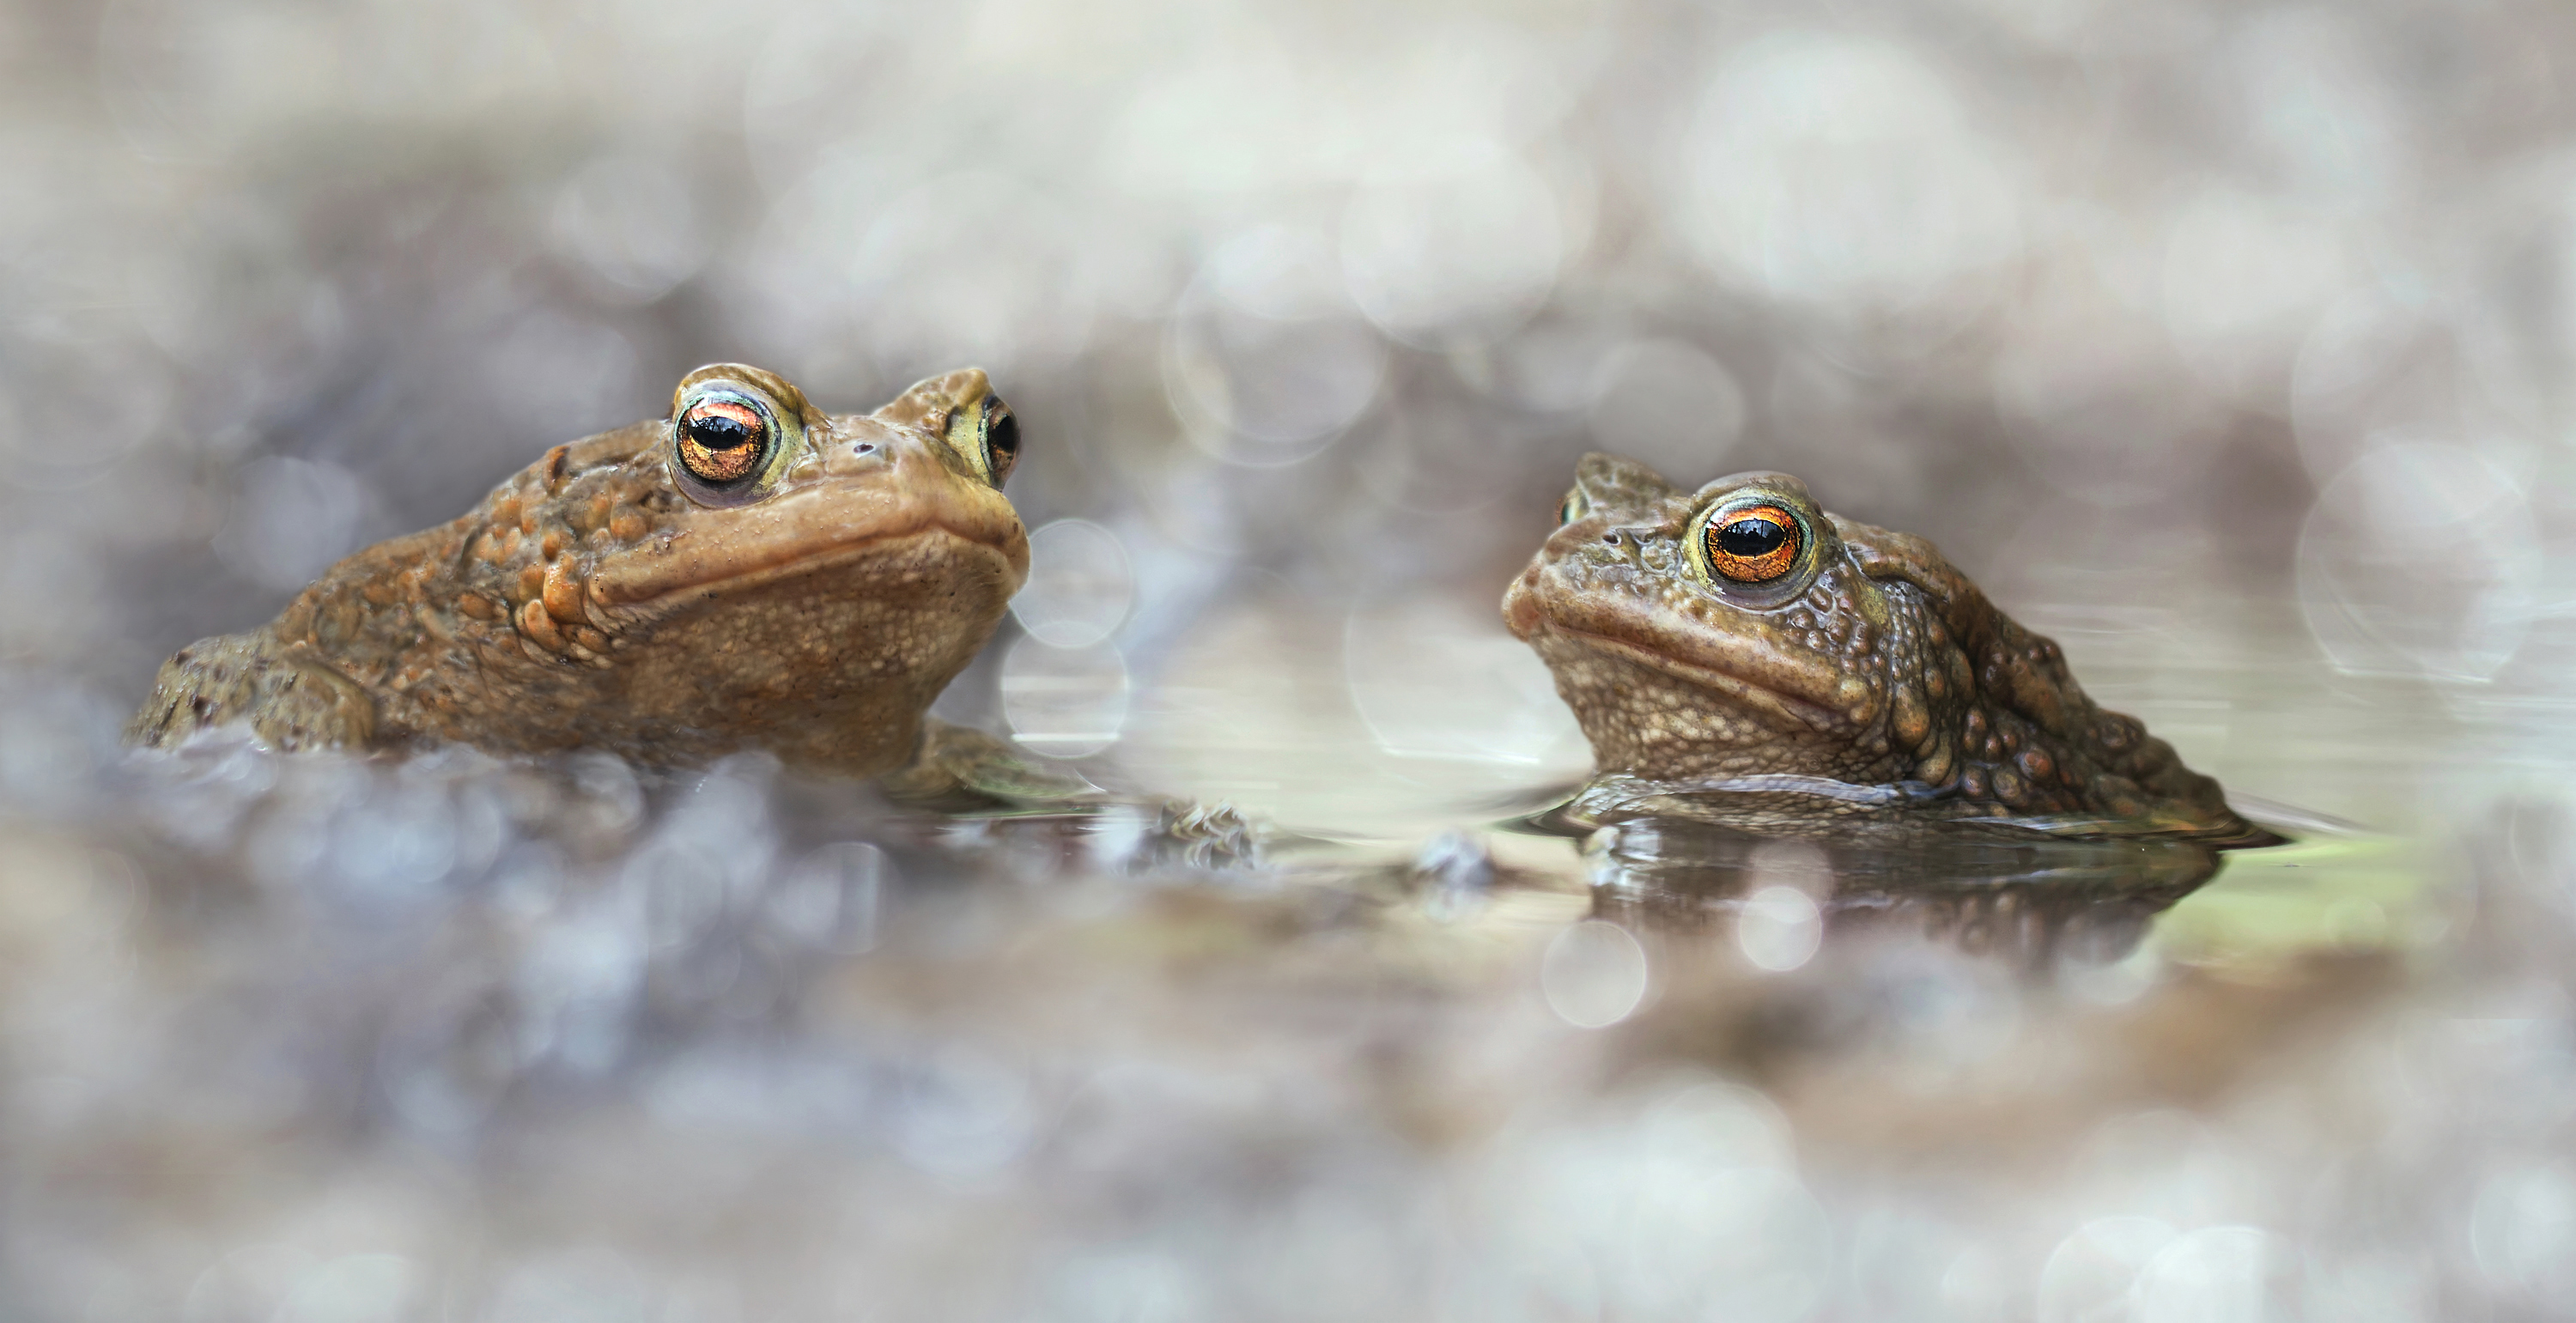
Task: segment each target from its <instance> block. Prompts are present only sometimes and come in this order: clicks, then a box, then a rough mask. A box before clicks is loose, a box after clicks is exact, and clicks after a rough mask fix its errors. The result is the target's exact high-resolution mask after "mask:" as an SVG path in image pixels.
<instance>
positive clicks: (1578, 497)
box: [1556, 487, 1592, 528]
mask: <svg viewBox="0 0 2576 1323" xmlns="http://www.w3.org/2000/svg"><path fill="white" fill-rule="evenodd" d="M1590 513H1592V502H1591V501H1590V500H1589V499H1588V498H1586V497H1585V496H1584V494H1583V489H1582V488H1580V487H1577V488H1575V489H1574V490H1573V491H1570V492H1567V493H1566V494H1565V499H1564V500H1562V501H1559V502H1557V503H1556V526H1557V527H1559V528H1563V527H1565V526H1566V525H1567V524H1570V523H1573V522H1574V521H1575V520H1577V519H1581V518H1582V517H1583V516H1585V515H1588V514H1590Z"/></svg>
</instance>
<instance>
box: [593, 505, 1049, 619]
mask: <svg viewBox="0 0 2576 1323" xmlns="http://www.w3.org/2000/svg"><path fill="white" fill-rule="evenodd" d="M834 495H835V493H833V492H832V491H831V490H830V489H828V488H820V487H818V488H815V489H811V490H810V491H808V492H802V493H788V494H785V495H782V496H780V497H778V498H777V499H775V500H772V501H769V502H766V503H764V504H762V505H759V506H749V507H741V508H738V509H735V510H730V511H726V512H724V517H723V519H722V521H721V522H718V521H712V520H699V521H692V524H691V525H690V526H687V527H682V528H678V529H673V530H671V531H669V532H666V533H663V534H660V535H657V536H655V537H653V538H650V539H648V540H647V541H646V542H645V543H644V544H643V545H642V546H639V547H637V548H635V549H633V550H631V551H629V552H628V553H626V554H625V555H623V556H621V557H618V558H616V559H614V560H611V561H609V562H608V563H606V564H603V565H601V566H600V567H599V568H598V569H597V570H595V571H594V572H593V573H592V575H591V579H590V585H589V586H590V590H591V593H592V594H593V596H595V597H596V598H597V599H598V601H599V602H600V604H601V605H603V606H608V607H625V608H648V607H651V606H653V605H655V604H657V603H668V602H671V601H672V600H674V599H678V598H683V597H686V596H689V595H692V594H700V595H705V596H710V597H712V596H719V595H731V594H734V593H738V592H742V591H745V590H748V589H752V588H757V587H759V586H761V585H763V584H767V583H773V582H776V581H778V580H781V579H787V578H793V577H796V576H799V575H805V574H813V573H818V572H822V571H827V570H830V569H831V568H833V567H834V566H836V565H842V564H846V563H848V562H850V561H854V560H863V559H868V558H870V557H874V556H880V555H884V554H886V553H888V552H890V551H892V550H894V549H896V548H897V547H899V546H901V545H902V544H904V543H907V542H925V541H947V542H952V543H957V544H960V546H959V547H958V548H957V550H958V551H959V552H960V553H961V554H963V555H965V556H973V555H975V554H976V553H978V552H981V553H987V554H990V555H991V556H993V557H994V558H996V559H997V560H999V561H1000V562H1001V563H1002V568H1003V569H1004V571H1005V577H1006V578H1007V580H1008V581H1009V583H1010V586H1011V587H1012V588H1013V589H1014V590H1016V589H1017V588H1018V586H1019V582H1020V580H1022V579H1024V578H1025V577H1027V574H1028V534H1027V533H1026V531H1025V530H1023V529H1022V528H1021V526H1020V522H1019V518H1018V516H1017V515H1016V514H1015V513H1014V512H1012V510H1011V508H1010V505H1009V503H1008V502H1006V501H1004V500H1002V499H1001V497H1000V496H999V495H998V494H996V495H995V496H994V497H993V499H992V501H991V502H989V503H983V502H971V501H958V500H954V499H933V500H926V501H924V500H913V499H910V498H907V497H903V496H901V495H899V494H895V493H881V492H875V491H868V490H861V491H858V492H855V493H853V492H849V491H846V490H844V491H842V492H840V493H837V495H839V496H840V497H841V499H840V500H837V501H835V500H833V499H831V498H832V497H833V496H834Z"/></svg>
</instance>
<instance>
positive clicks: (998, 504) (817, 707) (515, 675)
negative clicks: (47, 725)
mask: <svg viewBox="0 0 2576 1323" xmlns="http://www.w3.org/2000/svg"><path fill="white" fill-rule="evenodd" d="M1018 456H1019V428H1018V423H1017V421H1016V420H1015V419H1014V418H1013V416H1012V414H1011V411H1010V409H1009V408H1008V407H1007V406H1005V405H1004V404H1003V403H1002V401H1001V399H1000V397H999V396H997V395H995V394H994V393H993V392H992V390H991V388H990V386H989V384H988V383H987V382H986V380H985V376H984V373H983V372H982V371H980V370H978V369H974V368H968V369H964V370H962V371H957V372H951V373H948V374H946V375H944V376H938V377H933V378H930V379H929V380H926V381H923V382H921V383H919V384H918V385H915V386H913V387H912V388H911V389H910V390H907V391H905V392H904V393H903V394H902V395H901V396H899V397H898V398H896V399H895V400H894V401H893V402H892V403H890V404H887V405H886V406H884V407H883V408H880V409H878V410H876V411H875V412H874V413H870V414H865V415H832V414H826V413H824V412H823V411H821V410H820V409H817V408H815V407H814V406H813V405H811V404H809V403H807V402H806V399H805V396H804V393H803V392H802V391H799V390H798V389H797V388H796V387H795V386H794V385H793V384H791V383H789V382H788V381H786V380H784V379H783V378H780V377H778V376H776V375H774V374H772V373H769V372H765V371H762V370H761V369H758V368H752V367H744V366H741V365H738V364H718V365H714V366H709V367H703V368H699V369H698V370H696V371H694V372H691V373H689V374H688V375H687V376H686V377H684V378H682V379H681V381H680V383H679V386H678V388H677V390H676V391H675V392H674V394H673V397H672V404H671V412H670V414H669V415H668V416H667V417H666V418H665V419H662V420H658V421H648V422H640V423H636V424H634V425H632V426H629V427H624V428H620V429H618V430H616V431H613V432H608V433H604V434H602V435H599V436H594V437H591V438H589V439H587V440H583V441H576V442H574V443H572V444H570V445H563V446H557V447H555V448H554V449H553V450H551V451H549V452H547V453H546V455H545V457H544V458H542V459H540V460H539V461H537V463H535V464H534V465H532V466H530V467H529V468H528V469H526V470H525V471H523V472H521V473H520V474H518V475H517V476H515V477H513V478H511V479H509V480H508V481H506V482H503V483H502V484H501V485H500V486H499V487H497V488H495V489H494V490H493V492H492V494H491V495H490V496H488V497H486V498H485V499H484V501H483V503H482V504H481V505H480V506H478V507H476V508H475V509H474V510H472V511H470V512H468V513H466V514H465V515H463V516H461V517H459V518H457V519H455V520H453V521H451V522H449V523H446V524H443V525H440V526H438V527H436V528H432V529H428V530H426V531H423V532H420V533H415V534H412V535H411V536H409V537H402V538H395V539H393V540H391V541H387V542H383V543H380V544H378V545H376V546H373V547H370V548H368V549H366V550H364V551H361V552H359V553H357V554H356V555H353V556H350V557H349V558H347V559H346V560H343V561H341V562H340V563H339V564H337V565H334V566H333V567H331V569H330V570H329V571H328V572H327V573H325V574H324V575H323V576H322V578H321V579H320V580H319V581H318V582H316V583H314V584H313V585H312V586H311V587H309V588H307V589H305V590H304V592H303V593H302V594H301V595H300V596H298V597H297V598H296V599H295V601H294V602H293V603H292V604H290V605H289V606H288V607H287V608H286V610H285V611H284V612H283V613H281V614H280V615H279V616H278V617H277V619H276V620H274V621H271V622H270V623H269V624H267V625H264V626H262V627H260V628H259V629H256V630H253V631H251V632H249V633H246V634H232V635H225V636H223V637H220V638H212V639H206V640H203V641H201V642H199V643H196V644H192V645H190V646H189V647H187V648H185V649H182V650H181V651H180V652H179V653H178V654H177V655H176V656H174V657H173V658H171V659H170V661H169V662H168V663H167V664H165V665H164V666H163V667H162V668H161V674H160V677H159V680H158V682H157V683H156V685H155V686H154V689H153V692H152V696H151V698H150V699H149V700H148V701H147V702H146V703H145V704H144V705H143V708H142V710H141V711H140V712H138V713H137V714H136V715H135V718H134V720H133V723H132V725H131V726H130V727H129V728H128V730H127V735H128V738H130V739H131V740H133V741H134V742H136V743H139V744H145V745H151V746H158V747H170V746H175V745H177V744H180V743H181V742H183V741H185V740H186V739H187V738H188V737H189V736H190V735H192V734H194V733H195V732H197V731H199V730H202V729H206V728H209V727H213V726H218V725H223V724H227V723H234V722H246V723H247V724H248V725H249V726H250V728H251V729H252V731H253V732H255V733H256V734H257V735H258V736H259V737H260V738H261V739H262V740H264V741H266V742H267V743H269V744H271V745H273V746H275V747H278V748H281V749H299V748H317V747H335V746H336V747H350V748H393V747H401V746H406V745H412V744H417V743H421V742H424V741H437V740H448V741H459V742H463V743H468V744H473V745H478V746H481V747H483V748H486V749H491V750H495V751H500V752H508V753H548V752H554V751H559V750H569V749H575V748H590V749H603V750H607V751H610V752H614V753H616V754H619V755H621V756H623V757H625V758H628V759H630V760H633V761H636V762H639V763H644V764H648V765H664V766H669V765H682V766H686V765H696V764H704V763H706V762H709V761H711V760H713V759H716V758H718V757H721V756H723V755H725V754H728V753H732V752H735V751H738V750H746V749H761V750H767V751H769V752H771V753H774V754H776V755H778V756H779V757H780V758H781V759H782V760H784V761H785V762H786V763H788V764H789V765H791V766H796V767H802V768H807V769H811V770H816V771H823V772H829V773H837V774H842V775H851V776H884V775H887V774H889V773H897V772H901V773H902V775H901V776H900V777H899V778H897V780H898V785H897V788H898V789H903V788H907V787H908V788H910V789H911V790H914V791H917V792H920V793H923V794H936V793H939V792H941V791H943V790H945V789H948V788H950V787H953V786H955V785H956V784H957V783H958V779H959V777H958V775H956V773H957V771H958V769H973V768H976V767H980V766H982V765H984V764H987V763H990V762H992V761H994V760H995V758H996V751H995V750H994V748H993V747H992V746H991V744H990V742H989V741H987V740H985V739H983V737H980V736H977V735H975V734H973V733H972V732H965V731H958V730H955V729H953V728H948V727H944V726H941V725H940V724H939V723H936V722H928V721H926V719H925V717H924V712H925V710H926V709H927V708H928V707H929V705H930V703H931V701H932V700H933V699H934V698H936V697H937V696H938V694H939V691H940V690H941V689H942V688H944V687H945V686H946V685H947V684H948V682H949V681H950V680H951V679H952V678H954V677H955V676H956V674H957V673H958V671H959V670H961V669H963V668H964V667H965V665H966V663H967V662H968V661H969V660H971V659H972V658H973V657H974V655H975V653H976V652H977V650H979V649H980V648H982V647H983V645H984V642H985V640H986V639H987V638H988V637H990V636H991V634H992V632H993V629H994V626H995V625H996V624H998V623H999V622H1000V620H1001V617H1002V613H1003V611H1004V609H1005V608H1006V606H1007V604H1008V603H1009V600H1010V597H1011V594H1012V593H1013V592H1015V591H1017V590H1018V588H1019V586H1020V583H1021V581H1022V580H1023V579H1025V578H1026V577H1027V575H1028V566H1029V550H1028V536H1027V534H1026V532H1025V531H1024V530H1023V528H1022V527H1021V524H1020V519H1019V515H1018V513H1017V512H1016V511H1014V510H1013V509H1012V507H1011V503H1010V501H1009V500H1008V499H1006V498H1005V497H1004V496H1003V495H1002V490H1001V488H1002V483H1003V481H1004V480H1005V479H1006V478H1008V477H1009V476H1010V473H1011V469H1012V467H1013V465H1014V463H1015V462H1016V461H1017V459H1018Z"/></svg>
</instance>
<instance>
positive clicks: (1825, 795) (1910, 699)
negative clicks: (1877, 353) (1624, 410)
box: [1503, 454, 2263, 842]
mask: <svg viewBox="0 0 2576 1323" xmlns="http://www.w3.org/2000/svg"><path fill="white" fill-rule="evenodd" d="M1559 516H1560V523H1561V526H1560V527H1559V528H1558V529H1557V531H1556V532H1555V533H1554V534H1553V535H1552V536H1550V537H1549V538H1548V540H1547V543H1546V545H1545V546H1543V547H1542V548H1541V549H1540V550H1539V553H1538V556H1537V558H1536V559H1534V560H1533V561H1531V563H1530V566H1529V568H1528V569H1527V570H1526V571H1524V572H1523V573H1522V574H1521V576H1520V577H1519V578H1518V579H1517V580H1515V581H1514V582H1513V583H1512V585H1511V588H1510V589H1509V591H1508V592H1507V593H1506V594H1505V596H1504V598H1503V616H1504V619H1505V620H1506V621H1507V622H1508V623H1509V624H1510V626H1511V629H1512V632H1513V633H1514V634H1516V635H1518V636H1519V637H1521V638H1522V639H1524V640H1526V641H1527V642H1528V643H1529V644H1530V645H1531V646H1532V647H1534V648H1536V649H1537V650H1538V654H1539V656H1540V657H1541V658H1542V659H1544V660H1545V661H1546V663H1547V665H1548V668H1549V670H1551V671H1552V672H1554V674H1555V677H1556V687H1557V692H1558V693H1559V694H1560V695H1562V696H1563V697H1564V699H1565V701H1566V703H1567V704H1568V705H1570V706H1571V707H1572V708H1573V709H1574V713H1575V716H1576V718H1577V719H1578V720H1579V721H1580V722H1581V723H1582V725H1583V731H1584V734H1585V735H1586V736H1587V737H1588V738H1589V739H1590V740H1591V743H1592V750H1593V754H1594V757H1595V759H1596V761H1597V764H1598V772H1599V776H1598V777H1597V779H1596V780H1595V781H1594V783H1593V785H1592V786H1590V787H1587V789H1586V791H1585V793H1584V794H1583V795H1581V796H1579V797H1578V798H1577V800H1576V801H1575V803H1574V804H1573V805H1572V806H1570V808H1571V810H1572V817H1573V819H1574V820H1575V821H1577V822H1581V821H1586V820H1599V819H1601V818H1602V817H1603V816H1604V815H1605V814H1607V815H1610V816H1616V815H1617V814H1619V813H1621V812H1633V811H1641V810H1643V811H1653V812H1663V813H1672V812H1683V813H1685V814H1687V815H1691V816H1717V817H1728V816H1730V815H1734V816H1741V817H1742V818H1743V819H1744V820H1746V821H1747V822H1748V823H1750V824H1751V825H1756V826H1771V827H1777V826H1781V825H1784V824H1794V823H1799V822H1806V823H1809V824H1815V823H1824V824H1839V825H1840V826H1842V827H1858V826H1862V825H1864V824H1874V825H1880V826H1884V825H1890V824H1899V825H1904V824H1912V825H1920V824H1925V823H1928V822H1963V821H1966V820H1986V819H2001V820H2008V821H2009V823H2010V824H2011V825H2013V826H2016V827H2027V828H2035V829H2038V830H2043V831H2049V832H2053V833H2072V834H2086V835H2093V834H2133V833H2159V834H2171V835H2188V836H2194V837H2202V838H2210V839H2217V840H2242V841H2249V842H2250V841H2252V840H2256V839H2261V838H2263V833H2261V832H2260V831H2259V829H2256V828H2253V827H2251V826H2249V825H2248V824H2247V823H2246V822H2245V821H2244V820H2243V819H2242V818H2239V817H2238V816H2237V815H2236V814H2235V812H2234V811H2233V810H2231V809H2230V808H2229V807H2228V804H2227V800H2226V798H2225V797H2224V796H2223V795H2222V794H2221V793H2220V791H2219V787H2218V783H2217V782H2215V781H2213V780H2211V779H2209V778H2208V777H2206V776H2202V775H2200V774H2198V773H2196V772H2194V771H2192V770H2191V769H2190V768H2188V767H2185V766H2183V764H2182V760H2181V759H2180V758H2178V757H2176V756H2175V754H2174V751H2173V748H2172V746H2170V745H2168V744H2166V743H2165V742H2164V741H2162V740H2159V739H2155V738H2153V737H2151V736H2149V735H2148V734H2147V732H2146V730H2145V728H2144V727H2142V726H2141V725H2140V724H2139V723H2138V721H2137V719H2136V718H2134V717H2128V716H2123V715H2121V714H2120V713H2117V712H2105V711H2103V710H2102V709H2101V708H2099V707H2096V706H2094V704H2093V700H2092V699H2090V698H2087V697H2086V696H2085V694H2084V690H2083V689H2082V688H2081V687H2080V686H2078V685H2077V684H2076V683H2075V678H2074V676H2073V675H2071V674H2069V673H2068V671H2067V666H2066V657H2065V654H2064V653H2063V652H2061V651H2060V650H2059V649H2058V646H2057V645H2056V644H2055V643H2053V642H2051V641H2049V640H2048V639H2045V638H2042V637H2040V636H2039V635H2037V634H2033V633H2031V632H2030V631H2028V630H2026V629H2023V628H2022V627H2021V626H2020V625H2018V624H2016V623H2014V622H2013V620H2012V618H2011V617H2009V616H2006V615H2005V614H2004V613H2003V612H2001V611H1999V610H1997V609H1996V608H1995V606H1994V604H1993V603H1992V602H1989V601H1988V600H1987V599H1986V595H1985V594H1984V593H1982V592H1980V591H1978V589H1977V586H1976V585H1975V584H1972V583H1970V582H1968V580H1967V578H1966V577H1965V576H1963V575H1961V574H1960V573H1959V571H1957V570H1956V569H1953V568H1952V567H1951V566H1950V564H1949V562H1947V561H1945V560H1943V559H1942V558H1941V554H1940V553H1939V552H1937V551H1935V550H1933V548H1932V544H1931V543H1929V542H1926V541H1924V540H1923V539H1922V538H1919V537H1914V536H1911V535H1909V534H1904V533H1891V532H1889V531H1887V530H1885V529H1881V528H1872V527H1870V526H1869V525H1867V524H1863V523H1858V522H1855V521H1853V520H1849V519H1845V518H1843V517H1842V516H1840V515H1835V514H1830V513H1827V512H1826V511H1824V510H1822V509H1820V508H1818V506H1817V505H1816V502H1815V500H1814V498H1812V497H1810V496H1809V495H1808V494H1807V489H1806V487H1805V485H1804V484H1802V483H1800V482H1799V481H1798V480H1797V479H1796V478H1792V477H1789V476H1787V475H1785V474H1778V473H1742V474H1737V475H1735V476H1733V477H1728V478H1720V479H1718V480H1717V481H1715V482H1712V483H1709V484H1708V485H1707V486H1705V487H1702V488H1700V489H1699V490H1698V491H1695V492H1686V491H1681V490H1678V489H1676V488H1674V487H1673V486H1672V485H1671V484H1669V483H1667V482H1665V481H1664V479H1663V478H1662V477H1660V476H1658V475H1657V474H1655V473H1654V472H1653V471H1652V470H1650V469H1647V468H1646V467H1645V466H1643V465H1640V464H1636V463H1634V462H1631V461H1629V460H1624V459H1619V458H1615V457H1613V456H1609V455H1600V454H1594V455H1588V456H1585V457H1584V459H1583V462H1582V464H1581V465H1580V466H1579V467H1578V468H1577V469H1576V472H1575V480H1574V489H1573V490H1572V491H1571V492H1569V493H1567V495H1566V498H1565V502H1564V505H1563V506H1562V507H1561V509H1560V511H1559ZM1694 805H1696V807H1695V808H1694V807H1693V806H1694ZM1712 805H1716V806H1718V807H1716V808H1712V807H1711V806H1712ZM1995 825H1997V826H2003V825H2006V824H2005V823H2001V822H1999V823H1996V824H1995Z"/></svg>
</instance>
